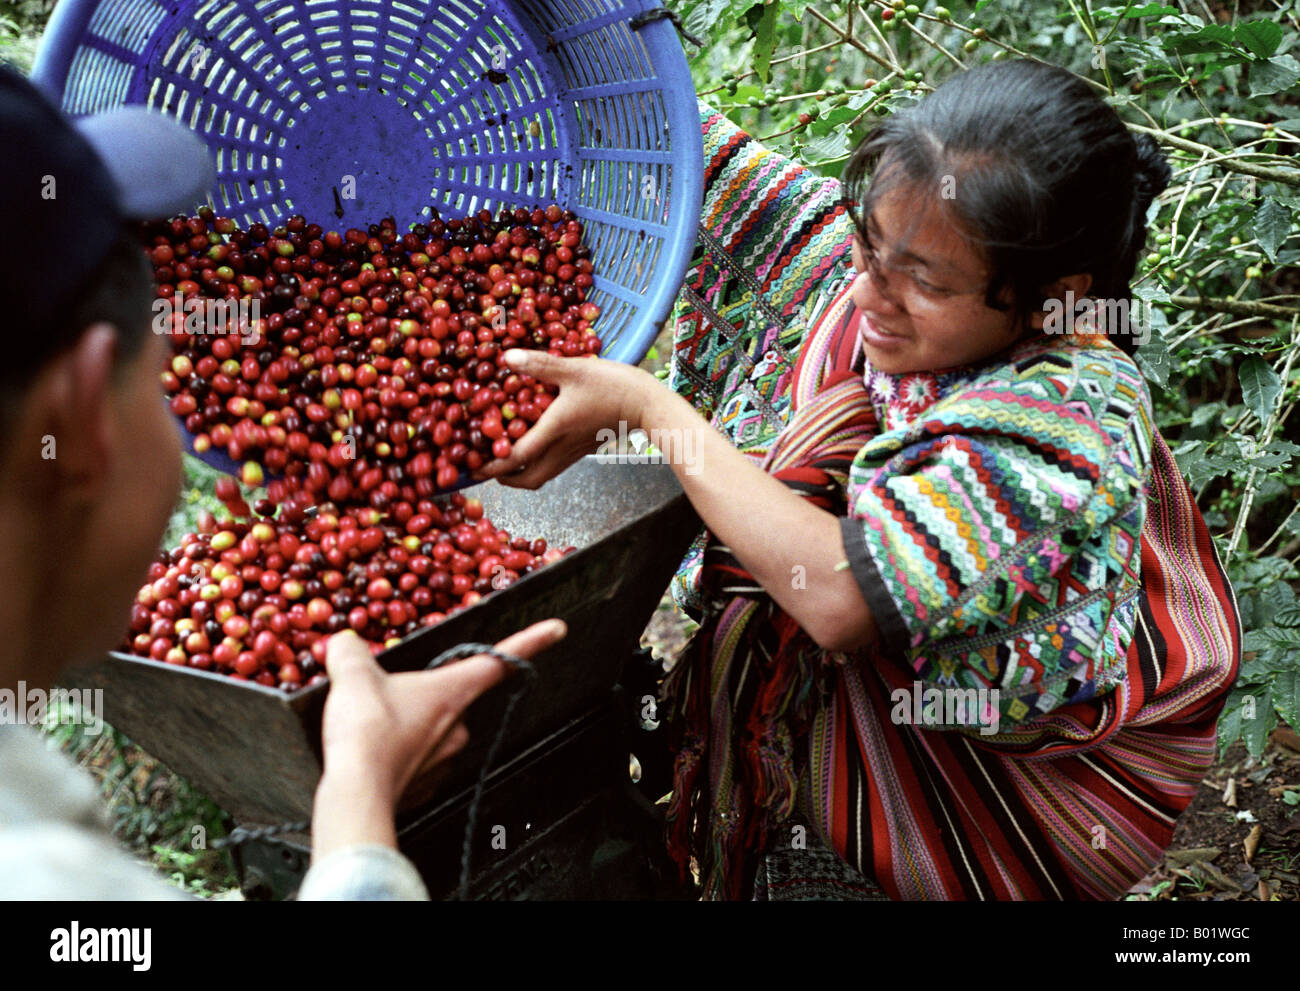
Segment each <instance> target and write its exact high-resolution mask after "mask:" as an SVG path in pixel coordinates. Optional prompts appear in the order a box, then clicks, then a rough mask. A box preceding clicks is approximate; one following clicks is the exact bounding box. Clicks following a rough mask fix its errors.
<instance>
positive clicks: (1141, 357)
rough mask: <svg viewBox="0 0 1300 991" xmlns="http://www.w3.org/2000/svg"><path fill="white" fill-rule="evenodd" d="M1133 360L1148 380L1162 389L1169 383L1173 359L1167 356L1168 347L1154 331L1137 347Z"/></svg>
mask: <svg viewBox="0 0 1300 991" xmlns="http://www.w3.org/2000/svg"><path fill="white" fill-rule="evenodd" d="M1134 360H1136V361H1137V364H1138V367H1139V368H1140V369H1141V370H1142V374H1143V375H1145V376H1146V377H1147V379H1148V380H1150V381H1152V382H1154V383H1155V384H1156V385H1158V386H1160V388H1162V389H1163V388H1164V387H1165V385H1166V383H1168V381H1169V372H1170V370H1171V369H1172V368H1173V358H1172V357H1171V356H1170V354H1169V346H1168V345H1167V344H1165V339H1164V338H1163V337H1162V336H1161V335H1160V334H1159V333H1157V332H1155V331H1154V330H1153V331H1152V332H1151V337H1150V339H1149V340H1148V341H1147V342H1146V343H1145V344H1142V345H1139V347H1138V349H1137V353H1136V354H1135V355H1134Z"/></svg>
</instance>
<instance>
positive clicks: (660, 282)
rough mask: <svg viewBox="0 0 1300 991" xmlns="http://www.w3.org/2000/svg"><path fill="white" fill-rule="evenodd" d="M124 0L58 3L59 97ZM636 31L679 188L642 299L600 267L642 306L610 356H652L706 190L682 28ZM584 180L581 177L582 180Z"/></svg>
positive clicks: (605, 286)
mask: <svg viewBox="0 0 1300 991" xmlns="http://www.w3.org/2000/svg"><path fill="white" fill-rule="evenodd" d="M117 2H118V0H61V2H60V3H59V4H58V5H57V6H56V8H55V10H54V13H53V16H52V17H51V19H50V22H49V24H48V26H47V30H46V32H45V34H44V36H43V37H42V39H41V43H40V47H39V49H38V52H37V57H36V61H35V65H34V67H33V70H32V79H33V81H34V82H36V84H37V85H38V86H40V87H41V88H42V89H44V90H45V91H46V92H47V93H49V94H50V95H51V96H52V97H53V98H54V99H55V100H57V101H60V102H62V101H63V97H64V90H65V88H66V83H67V81H68V78H69V75H70V73H71V71H72V66H73V60H74V58H75V56H76V53H77V51H78V50H79V48H80V46H81V44H82V41H83V38H84V36H85V35H86V34H87V32H88V30H89V26H90V23H91V20H92V18H93V17H94V16H95V13H96V11H97V10H98V9H99V8H100V7H101V6H103V5H105V4H106V3H109V4H116V3H117ZM199 2H200V0H180V2H179V3H173V4H171V5H169V6H170V8H171V9H170V11H169V13H168V17H169V18H175V17H177V16H184V13H185V12H186V11H191V10H192V9H193V8H194V7H197V6H198V5H199ZM284 2H286V3H292V2H301V0H284ZM480 2H484V5H485V6H487V7H490V6H492V0H480ZM248 3H249V5H250V7H251V6H252V5H253V4H254V3H256V0H248ZM601 5H603V6H604V7H605V9H604V10H603V11H595V10H593V12H592V19H593V20H594V21H596V22H600V23H603V22H605V21H608V20H612V19H618V18H621V19H624V20H626V19H630V18H631V17H633V16H636V15H637V14H640V13H644V12H646V11H648V10H651V9H654V8H656V7H657V6H658V5H657V4H654V3H652V2H650V0H592V2H590V3H587V4H585V6H587V7H590V8H595V7H597V6H601ZM504 6H508V7H511V8H526V7H527V4H526V3H521V2H513V3H505V4H504ZM524 14H525V15H526V16H524V17H521V20H531V19H533V17H534V14H533V13H532V12H530V11H524ZM635 32H636V34H637V35H638V36H639V37H640V40H641V43H642V44H643V45H644V47H645V49H646V52H647V53H648V55H649V57H650V59H651V61H652V64H653V66H654V70H655V73H656V76H657V78H658V79H660V80H662V87H661V98H662V101H663V109H664V112H665V114H666V115H667V120H666V122H665V123H666V125H667V130H668V135H669V149H670V150H669V163H668V164H669V167H670V168H671V178H670V190H671V192H670V202H669V210H668V217H667V220H666V223H665V225H664V226H665V228H666V233H665V235H664V237H663V238H662V240H661V242H660V244H659V249H658V250H659V255H658V258H657V260H656V263H655V268H654V271H653V273H652V274H651V276H650V278H649V281H648V287H647V289H646V291H645V292H643V293H641V294H640V296H641V298H640V299H639V300H636V301H635V302H634V301H633V298H629V297H633V294H632V293H631V292H630V291H629V290H628V289H627V288H626V287H624V286H622V285H621V284H619V283H617V282H614V281H612V280H602V276H601V274H600V272H599V271H598V272H597V273H596V276H597V278H596V281H597V286H596V292H597V293H605V294H607V295H609V296H610V297H612V300H614V301H618V302H619V303H620V304H621V305H625V306H627V307H629V308H634V309H632V312H631V313H630V314H629V316H628V318H627V321H626V323H625V324H624V325H622V326H619V327H618V328H617V329H616V331H615V332H616V335H617V336H616V337H615V338H614V339H613V340H612V341H610V342H609V344H608V345H607V348H606V350H605V352H604V356H605V357H608V358H612V359H614V360H618V361H623V362H627V363H629V364H636V363H638V362H640V361H641V359H642V358H643V357H644V356H645V354H646V352H647V351H648V350H649V348H650V346H651V344H652V343H653V342H654V340H655V338H656V337H657V336H658V334H659V332H660V329H661V327H662V325H663V324H664V322H665V321H666V320H667V318H668V316H669V314H670V312H671V309H672V306H673V304H674V302H675V301H676V298H677V295H678V292H679V291H680V287H681V284H682V281H683V277H684V276H685V273H686V269H687V267H688V265H689V262H690V258H691V256H692V254H693V252H694V248H695V241H696V234H697V231H698V223H699V212H700V208H701V206H702V198H703V175H702V173H703V148H702V139H701V134H700V128H699V118H698V110H697V105H696V97H695V89H694V84H693V82H692V81H691V75H690V69H689V66H688V64H687V62H686V58H685V54H684V53H683V51H682V49H681V45H680V42H679V41H678V38H677V35H676V33H675V29H674V28H673V26H672V24H671V23H670V22H669V21H668V20H667V19H656V20H652V21H650V22H649V23H647V24H645V25H643V26H641V27H639V28H637V29H635ZM578 34H579V35H580V34H581V32H578ZM159 37H161V35H159ZM158 44H159V41H158V40H157V39H155V40H154V41H152V42H151V44H150V46H149V47H147V48H146V49H145V51H144V52H143V53H142V54H141V56H140V58H139V59H138V60H137V63H136V68H137V70H138V67H139V62H140V61H143V62H145V63H146V64H147V63H148V61H149V56H150V55H151V54H152V53H153V52H154V51H155V49H156V47H157V45H158ZM550 77H553V78H550ZM548 81H550V82H555V83H556V87H555V91H554V92H553V93H548V94H547V95H548V96H549V97H550V98H551V100H552V102H553V103H555V104H559V105H561V106H564V105H566V102H571V98H570V95H569V94H570V92H571V90H570V88H569V87H567V86H565V85H564V83H563V80H562V78H560V74H559V73H556V72H552V73H550V76H549V77H548ZM573 164H575V165H576V163H573ZM575 171H576V169H575ZM576 182H577V180H574V188H576ZM570 208H571V209H573V210H574V211H575V213H577V214H578V215H579V216H580V217H582V216H583V212H584V208H583V206H582V205H581V204H577V203H574V204H571V205H570ZM280 219H283V218H280ZM371 219H372V220H377V219H378V218H377V217H375V218H371ZM414 219H415V220H418V219H419V218H414ZM583 219H584V220H586V219H587V218H583ZM398 220H399V225H401V224H405V223H408V222H413V221H412V220H408V219H407V218H398ZM621 248H622V250H621V253H620V255H619V260H623V259H625V258H626V257H628V256H629V255H630V254H631V253H633V252H635V250H636V245H635V244H634V243H633V241H632V239H631V237H630V236H629V237H626V238H623V243H622V244H621ZM611 286H612V287H614V288H611ZM616 290H617V291H616ZM597 329H598V330H599V329H600V328H599V327H598V328H597ZM611 329H614V328H611Z"/></svg>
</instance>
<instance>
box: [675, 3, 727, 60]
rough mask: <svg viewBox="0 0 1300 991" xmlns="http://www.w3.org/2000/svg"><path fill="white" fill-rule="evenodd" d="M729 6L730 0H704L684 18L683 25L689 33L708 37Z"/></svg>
mask: <svg viewBox="0 0 1300 991" xmlns="http://www.w3.org/2000/svg"><path fill="white" fill-rule="evenodd" d="M728 7H730V3H729V2H728V0H703V2H702V3H699V4H697V5H696V6H695V7H694V8H693V9H692V10H691V11H690V13H688V14H687V15H686V16H685V17H684V18H682V27H683V28H685V29H686V33H687V34H693V35H695V36H696V37H699V38H704V37H707V36H708V35H709V33H710V32H711V31H713V30H714V28H715V27H716V26H717V24H718V22H719V21H720V20H721V19H722V15H723V13H724V12H725V11H726V10H727V8H728ZM701 54H703V51H702V52H701Z"/></svg>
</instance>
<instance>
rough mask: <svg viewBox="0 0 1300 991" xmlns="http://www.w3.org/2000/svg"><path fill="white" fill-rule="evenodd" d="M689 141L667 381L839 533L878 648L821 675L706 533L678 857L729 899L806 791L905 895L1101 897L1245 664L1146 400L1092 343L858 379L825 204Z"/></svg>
mask: <svg viewBox="0 0 1300 991" xmlns="http://www.w3.org/2000/svg"><path fill="white" fill-rule="evenodd" d="M701 122H702V126H703V128H704V134H705V150H706V156H707V157H706V195H705V208H704V217H703V229H702V234H701V246H700V251H699V254H698V256H697V259H696V262H695V265H694V267H693V269H692V271H691V272H690V273H689V274H688V278H687V284H686V287H685V288H684V290H683V293H682V296H681V299H680V300H679V306H678V313H677V317H678V321H677V334H676V349H675V353H674V358H673V365H672V379H671V382H672V384H673V385H674V387H676V388H678V389H679V391H681V392H682V393H683V394H684V395H686V396H687V397H688V398H690V399H691V400H692V401H693V402H694V403H695V404H696V405H697V408H700V409H701V410H702V411H704V412H706V413H707V414H709V415H710V416H711V417H712V419H713V422H714V423H715V425H717V426H718V427H719V428H720V429H722V430H723V431H724V432H725V433H727V434H728V436H730V437H731V438H732V440H733V442H735V443H736V444H737V446H738V447H740V448H741V449H742V450H744V451H746V453H749V454H750V455H751V456H753V457H755V458H756V459H757V460H759V461H760V463H763V464H764V466H765V467H766V468H767V469H768V470H769V471H772V472H773V473H774V474H776V475H777V477H781V478H783V480H785V481H786V483H787V484H790V485H792V487H794V488H796V490H797V491H801V492H802V494H804V495H805V496H808V497H813V498H816V499H817V500H818V501H819V504H820V505H823V506H825V507H826V508H828V509H830V511H832V512H836V513H837V515H840V516H841V518H842V520H843V524H842V526H843V533H844V543H845V551H846V556H847V558H848V560H849V563H850V565H851V567H852V569H853V573H854V575H855V577H856V578H857V579H858V582H859V585H860V587H861V588H862V591H863V594H864V597H865V598H866V601H867V603H868V605H869V606H870V608H871V609H872V613H873V615H874V617H875V618H876V620H877V622H878V625H879V626H880V628H881V631H882V642H881V644H880V645H879V646H878V647H877V648H875V649H873V650H871V651H862V652H858V653H855V654H851V655H844V654H830V653H827V652H823V651H818V650H817V649H816V648H815V645H812V644H811V642H810V641H809V640H808V639H807V637H806V635H803V634H802V631H798V630H797V629H792V628H791V626H792V623H791V621H790V620H789V618H788V617H785V616H784V614H782V613H781V612H780V610H779V609H777V608H776V607H775V606H774V605H773V604H772V603H771V600H770V599H769V598H767V597H766V596H765V594H764V593H763V592H762V589H761V588H758V587H757V586H756V583H754V582H753V580H752V578H750V577H749V576H747V575H746V574H744V572H743V569H740V568H739V566H738V565H735V563H734V560H732V559H730V555H729V552H728V551H727V549H726V548H719V547H717V546H716V545H714V544H712V543H710V541H709V539H708V537H707V535H702V537H701V539H700V540H699V541H697V544H696V546H695V548H693V550H692V553H691V555H689V556H688V558H687V560H686V561H685V562H684V563H683V568H682V570H681V572H680V573H679V575H678V580H677V582H676V584H675V586H674V592H675V594H676V595H677V596H678V598H679V599H680V601H682V602H683V603H684V604H686V605H687V606H688V607H689V608H691V609H692V610H694V611H695V612H696V613H697V614H698V615H700V617H701V620H702V627H701V630H700V632H699V634H698V635H697V639H696V641H695V642H694V643H693V644H692V645H691V647H690V648H689V649H688V652H687V653H686V654H685V655H684V656H683V658H682V660H681V661H679V664H678V668H677V669H676V670H675V671H674V674H673V677H672V679H671V680H670V682H669V684H668V686H666V690H667V694H668V697H669V701H670V703H671V708H672V710H673V712H674V714H675V715H674V722H673V725H674V727H675V730H674V731H675V733H676V734H677V740H678V742H679V747H680V754H679V760H678V767H677V785H678V787H677V790H676V793H675V795H674V807H673V809H672V811H671V814H670V819H671V823H672V835H671V840H672V844H671V845H672V847H673V849H674V851H675V853H676V854H677V855H678V857H679V859H682V860H683V861H684V858H685V857H686V856H687V855H688V854H693V855H694V856H696V857H697V858H698V860H699V862H700V866H701V869H702V872H703V874H704V877H705V882H706V887H705V892H706V896H707V897H746V896H747V895H748V893H749V891H750V886H751V884H752V880H753V876H754V874H755V872H756V871H757V870H758V869H759V856H758V855H759V853H760V852H761V851H762V850H763V849H764V848H765V847H766V846H768V845H769V844H770V842H771V841H772V840H773V838H774V837H776V836H777V835H778V833H777V831H778V830H779V829H780V827H781V825H782V823H783V822H784V820H785V819H786V818H788V817H789V816H790V815H791V814H792V813H793V810H794V808H795V805H796V797H797V805H798V808H799V810H800V811H801V812H802V813H803V814H804V815H806V816H807V817H808V819H809V821H811V822H812V823H813V824H814V825H815V826H816V827H817V829H818V830H819V831H820V832H821V834H822V835H823V836H824V837H825V838H826V839H827V840H828V842H829V843H830V845H831V846H832V847H833V848H834V849H835V851H836V852H837V853H838V854H839V855H840V856H841V857H842V858H843V859H844V860H845V862H846V863H847V864H850V865H852V866H853V867H854V868H855V869H856V870H857V871H858V872H860V873H861V874H862V875H863V876H864V877H865V878H867V879H870V880H871V881H874V882H875V883H877V884H879V885H880V887H881V888H882V889H883V890H884V891H886V892H887V893H888V894H889V896H890V897H892V898H939V899H944V898H1115V897H1118V896H1119V895H1121V894H1122V893H1123V892H1124V891H1125V890H1127V888H1128V887H1129V886H1131V885H1132V883H1133V882H1134V881H1136V880H1137V879H1139V878H1140V877H1141V876H1142V875H1143V874H1144V873H1146V872H1147V871H1148V870H1149V869H1150V868H1151V867H1152V866H1153V865H1154V864H1155V862H1156V861H1157V859H1158V857H1159V855H1160V853H1161V851H1162V850H1163V849H1164V847H1165V846H1167V844H1168V842H1169V840H1170V838H1171V837H1172V829H1173V823H1174V820H1175V818H1176V817H1177V815H1178V813H1179V812H1180V811H1181V810H1182V809H1183V808H1185V807H1186V805H1187V803H1188V802H1189V801H1190V800H1191V797H1192V795H1193V793H1194V790H1195V788H1196V785H1197V782H1198V781H1199V780H1200V778H1201V776H1202V775H1203V774H1204V772H1205V770H1206V769H1207V768H1208V767H1209V765H1210V762H1211V760H1212V757H1213V746H1214V728H1215V722H1216V720H1217V717H1218V713H1219V711H1220V709H1221V708H1222V705H1223V701H1224V697H1225V694H1226V690H1227V686H1228V685H1229V684H1230V683H1231V681H1232V680H1233V678H1235V675H1236V671H1237V666H1238V663H1239V660H1240V650H1241V638H1240V627H1239V623H1238V619H1237V612H1236V606H1235V601H1234V600H1233V597H1232V591H1231V588H1230V587H1229V585H1228V583H1227V580H1226V576H1225V575H1224V573H1223V571H1222V568H1221V567H1220V565H1219V562H1218V559H1217V556H1216V554H1215V551H1214V547H1213V543H1212V541H1211V540H1210V538H1209V535H1208V533H1207V532H1206V529H1205V526H1204V523H1203V522H1202V520H1201V518H1200V514H1199V512H1198V511H1197V509H1196V506H1195V504H1194V502H1193V500H1192V498H1191V494H1190V492H1189V491H1188V489H1187V486H1186V484H1185V482H1184V481H1183V480H1182V478H1181V476H1180V475H1179V473H1178V470H1177V467H1176V465H1175V464H1174V462H1173V459H1172V457H1171V456H1170V455H1169V452H1168V449H1167V448H1166V447H1165V445H1164V442H1163V441H1162V440H1161V439H1160V437H1159V435H1158V433H1157V432H1156V431H1155V430H1154V427H1153V425H1152V423H1151V413H1150V401H1149V397H1148V396H1147V393H1146V388H1145V385H1144V383H1143V381H1142V379H1141V376H1140V375H1139V374H1138V372H1137V370H1136V367H1135V366H1134V364H1133V363H1132V361H1131V360H1130V359H1128V358H1127V357H1125V356H1124V355H1123V354H1122V353H1121V352H1120V351H1118V349H1115V348H1113V347H1112V346H1111V345H1109V344H1108V343H1107V342H1106V340H1105V339H1104V338H1100V337H1084V336H1073V337H1068V336H1067V337H1052V338H1040V339H1036V340H1032V341H1026V342H1022V343H1021V344H1020V345H1018V346H1016V347H1015V348H1013V349H1012V350H1011V351H1009V352H1007V353H1005V354H1003V355H1001V356H998V357H997V358H995V359H991V360H989V361H987V362H985V363H983V364H982V365H980V366H978V367H972V368H967V369H952V370H944V371H942V372H938V373H934V374H928V375H920V376H903V377H891V376H884V375H882V374H881V373H879V372H878V371H876V370H873V369H871V368H869V367H867V366H866V365H865V364H864V361H863V357H862V355H861V351H860V347H859V346H858V335H857V332H856V325H855V318H856V314H855V312H854V310H853V308H852V306H851V304H850V303H848V301H847V293H846V291H845V290H846V287H847V285H848V282H849V281H850V280H851V275H852V272H851V270H850V269H849V266H848V264H847V253H848V247H849V244H850V241H851V235H852V228H851V225H850V224H849V221H848V219H847V217H846V216H845V215H844V214H843V212H842V208H838V207H837V206H836V205H835V204H836V203H837V202H838V200H839V195H840V193H839V187H838V184H837V183H835V182H834V181H831V180H822V179H819V178H816V177H814V176H812V175H811V174H810V173H808V172H806V171H805V170H802V169H800V168H798V167H797V166H794V165H793V164H792V163H790V162H788V161H786V160H784V159H781V158H780V156H776V155H774V154H772V153H771V152H768V151H766V150H765V149H762V148H761V147H760V146H758V145H757V143H756V142H754V141H753V140H752V139H750V138H749V137H748V136H747V135H744V134H743V133H741V132H740V131H739V130H738V129H736V128H735V127H734V126H733V125H732V124H730V122H728V121H726V119H725V118H723V117H721V116H720V115H718V114H716V113H714V112H713V111H711V110H710V109H709V108H708V107H706V106H704V105H701ZM849 370H851V371H852V373H853V374H851V375H846V374H845V372H846V371H849ZM835 410H838V413H835V414H834V415H832V412H833V411H835ZM848 452H853V453H852V454H851V455H850V454H849V453H848ZM801 486H802V488H801ZM954 700H956V703H957V704H956V706H955V707H954V705H953V701H954ZM934 701H939V702H940V703H941V704H938V705H937V706H932V704H931V703H932V702H934ZM796 781H797V785H796V783H795V782H796ZM796 793H797V795H796Z"/></svg>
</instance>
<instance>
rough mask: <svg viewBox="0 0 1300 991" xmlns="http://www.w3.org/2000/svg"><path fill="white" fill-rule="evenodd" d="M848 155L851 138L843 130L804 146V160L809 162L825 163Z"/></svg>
mask: <svg viewBox="0 0 1300 991" xmlns="http://www.w3.org/2000/svg"><path fill="white" fill-rule="evenodd" d="M848 153H849V137H848V135H847V134H845V133H844V131H843V130H839V131H836V132H835V133H833V134H827V135H826V136H825V137H821V138H818V139H817V140H816V141H809V142H808V144H807V145H805V146H804V159H805V160H806V161H809V162H825V161H828V160H831V159H836V158H843V157H844V156H845V155H847V154H848Z"/></svg>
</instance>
